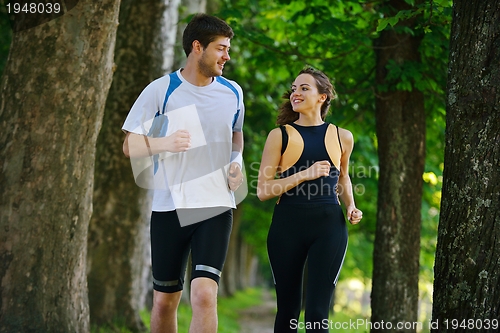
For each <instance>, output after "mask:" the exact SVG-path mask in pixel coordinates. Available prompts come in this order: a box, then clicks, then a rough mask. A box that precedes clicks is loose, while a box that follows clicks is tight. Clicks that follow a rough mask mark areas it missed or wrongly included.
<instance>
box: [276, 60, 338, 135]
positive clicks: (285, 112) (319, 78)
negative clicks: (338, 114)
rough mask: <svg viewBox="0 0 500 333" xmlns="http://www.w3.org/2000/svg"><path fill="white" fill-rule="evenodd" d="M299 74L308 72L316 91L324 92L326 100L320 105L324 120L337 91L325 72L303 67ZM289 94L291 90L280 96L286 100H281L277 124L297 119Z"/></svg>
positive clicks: (297, 115)
mask: <svg viewBox="0 0 500 333" xmlns="http://www.w3.org/2000/svg"><path fill="white" fill-rule="evenodd" d="M300 74H309V75H311V76H312V77H314V79H315V81H316V88H317V89H318V92H319V93H320V94H326V100H325V101H324V102H323V105H321V119H323V120H325V118H326V115H327V114H328V110H329V109H330V103H331V101H332V100H334V99H335V98H337V92H336V91H335V88H334V87H333V84H332V83H331V82H330V80H329V79H328V76H326V74H325V73H323V72H322V71H319V70H317V69H314V68H312V67H305V68H304V69H302V70H301V71H300V73H299V74H298V75H297V76H299V75H300ZM291 94H292V91H291V90H288V91H287V92H285V93H284V94H283V96H282V97H283V99H285V100H286V101H285V102H283V103H282V104H281V106H280V108H279V113H278V118H277V119H276V123H277V124H278V125H285V124H289V123H292V122H294V121H296V120H297V119H299V114H298V113H297V112H295V111H293V109H292V103H290V96H291Z"/></svg>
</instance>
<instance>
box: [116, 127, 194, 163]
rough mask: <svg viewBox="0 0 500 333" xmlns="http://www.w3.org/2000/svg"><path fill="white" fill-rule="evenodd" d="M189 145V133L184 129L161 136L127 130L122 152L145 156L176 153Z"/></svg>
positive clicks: (133, 155) (132, 155)
mask: <svg viewBox="0 0 500 333" xmlns="http://www.w3.org/2000/svg"><path fill="white" fill-rule="evenodd" d="M190 147H191V135H190V134H189V132H188V131H186V130H178V131H177V132H175V133H173V134H172V135H169V136H166V137H162V138H150V137H147V136H145V135H140V134H135V133H131V132H127V135H126V136H125V140H123V153H124V154H125V156H127V157H129V158H130V157H146V156H153V155H156V154H159V153H163V152H166V151H168V152H171V153H178V152H182V151H186V150H188V149H189V148H190Z"/></svg>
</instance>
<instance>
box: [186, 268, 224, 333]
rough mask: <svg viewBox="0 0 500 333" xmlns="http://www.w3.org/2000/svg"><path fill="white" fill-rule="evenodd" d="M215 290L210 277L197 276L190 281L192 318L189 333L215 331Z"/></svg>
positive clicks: (215, 285) (215, 284)
mask: <svg viewBox="0 0 500 333" xmlns="http://www.w3.org/2000/svg"><path fill="white" fill-rule="evenodd" d="M217 290H218V285H217V282H215V281H214V280H212V279H209V278H204V277H199V278H196V279H194V280H193V281H192V282H191V307H192V309H193V318H192V320H191V326H190V328H189V333H201V332H203V333H216V332H217Z"/></svg>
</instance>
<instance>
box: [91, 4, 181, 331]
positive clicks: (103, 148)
mask: <svg viewBox="0 0 500 333" xmlns="http://www.w3.org/2000/svg"><path fill="white" fill-rule="evenodd" d="M178 4H179V1H176V0H174V1H165V0H147V1H132V0H123V1H122V3H121V7H120V17H119V21H120V26H119V28H118V33H117V42H116V49H115V64H116V71H115V73H114V76H113V83H112V85H111V88H110V92H109V95H108V99H107V101H106V109H105V113H104V119H103V126H102V129H101V132H100V134H99V137H98V140H97V154H96V156H97V157H96V168H95V185H94V186H95V187H94V213H93V215H92V219H91V222H90V231H89V240H88V250H89V253H88V258H89V265H88V266H89V270H88V281H89V302H90V318H91V323H92V324H95V325H103V324H112V323H113V322H114V321H119V322H121V323H124V324H125V326H126V327H127V328H128V329H129V330H131V331H132V332H140V331H145V330H146V327H145V325H144V323H143V322H142V320H141V318H140V316H139V312H140V310H142V309H143V308H144V307H145V306H146V301H145V300H146V294H147V292H148V290H149V289H151V288H152V284H151V283H148V282H149V276H150V275H151V268H150V266H151V257H150V244H149V217H150V213H151V202H150V201H151V200H150V196H149V195H148V194H147V191H146V190H144V189H141V188H139V187H138V186H137V185H136V184H135V182H134V177H133V174H132V169H131V165H130V160H129V159H127V158H126V157H125V156H124V155H123V153H122V143H123V138H124V134H123V133H122V131H121V130H120V128H121V126H122V124H123V122H124V121H125V118H126V116H127V114H128V111H129V110H130V108H131V106H132V104H133V103H134V101H135V100H136V98H137V97H138V96H139V94H140V93H141V91H142V90H143V89H144V87H145V86H146V85H148V84H149V83H150V82H151V81H153V80H154V79H156V78H158V77H160V76H162V75H164V74H165V72H166V71H170V69H171V68H170V65H171V64H170V65H168V64H167V65H166V61H168V58H166V57H164V54H165V53H167V50H168V49H172V48H173V44H174V41H173V40H172V38H175V24H176V23H177V7H178ZM172 31H173V32H174V33H173V34H172V33H171V32H172ZM165 66H168V67H165Z"/></svg>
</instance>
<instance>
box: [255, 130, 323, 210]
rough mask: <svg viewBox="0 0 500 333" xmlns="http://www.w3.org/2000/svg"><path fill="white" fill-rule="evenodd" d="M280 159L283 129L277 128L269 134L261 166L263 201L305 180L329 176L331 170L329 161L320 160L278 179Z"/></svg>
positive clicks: (260, 180) (260, 195)
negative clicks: (304, 168)
mask: <svg viewBox="0 0 500 333" xmlns="http://www.w3.org/2000/svg"><path fill="white" fill-rule="evenodd" d="M280 159H281V130H280V129H279V128H275V129H273V130H272V131H271V132H270V133H269V135H268V136H267V140H266V144H265V146H264V151H263V153H262V160H261V163H260V168H259V177H258V181H257V197H258V198H259V199H260V200H261V201H265V200H268V199H271V198H274V197H278V196H280V195H282V194H283V193H285V192H286V191H289V190H290V189H292V188H294V187H295V186H297V185H299V184H300V183H302V182H304V181H307V180H312V179H316V178H319V177H322V176H328V174H329V172H330V163H329V162H328V161H319V162H316V163H314V164H313V165H312V166H311V167H309V168H308V169H306V170H302V171H300V172H297V173H295V174H293V175H291V176H289V177H286V178H279V179H276V172H277V171H278V165H279V162H280Z"/></svg>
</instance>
